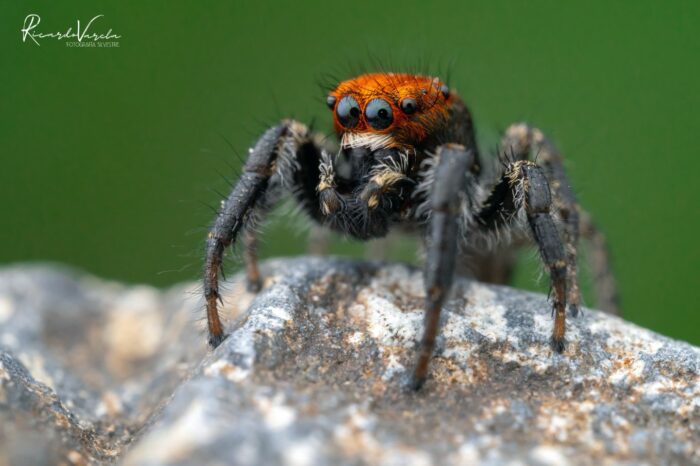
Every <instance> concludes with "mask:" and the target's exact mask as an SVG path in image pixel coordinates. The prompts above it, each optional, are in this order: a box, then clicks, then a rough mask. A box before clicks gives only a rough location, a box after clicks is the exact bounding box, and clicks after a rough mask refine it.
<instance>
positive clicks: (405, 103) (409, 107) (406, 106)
mask: <svg viewBox="0 0 700 466" xmlns="http://www.w3.org/2000/svg"><path fill="white" fill-rule="evenodd" d="M417 109H418V103H417V102H416V99H411V98H408V99H403V100H402V101H401V110H402V111H403V112H404V113H405V114H407V115H410V114H412V113H415V112H416V110H417Z"/></svg>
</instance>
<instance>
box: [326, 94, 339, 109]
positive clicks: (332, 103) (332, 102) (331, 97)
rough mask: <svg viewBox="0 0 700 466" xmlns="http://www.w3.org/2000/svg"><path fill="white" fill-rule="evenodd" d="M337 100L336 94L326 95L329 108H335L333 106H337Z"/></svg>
mask: <svg viewBox="0 0 700 466" xmlns="http://www.w3.org/2000/svg"><path fill="white" fill-rule="evenodd" d="M336 100H337V99H336V98H335V96H334V95H329V96H328V97H326V105H328V108H330V109H331V110H333V107H335V101H336Z"/></svg>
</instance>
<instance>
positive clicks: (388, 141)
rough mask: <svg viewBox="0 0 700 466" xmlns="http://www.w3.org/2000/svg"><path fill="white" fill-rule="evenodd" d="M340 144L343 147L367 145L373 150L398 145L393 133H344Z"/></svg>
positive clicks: (352, 147)
mask: <svg viewBox="0 0 700 466" xmlns="http://www.w3.org/2000/svg"><path fill="white" fill-rule="evenodd" d="M340 144H341V146H342V148H343V149H354V148H357V147H367V148H369V150H373V151H374V150H379V149H389V148H391V147H395V146H396V142H395V141H394V138H393V137H391V135H389V134H375V133H344V134H343V137H342V140H341V143H340Z"/></svg>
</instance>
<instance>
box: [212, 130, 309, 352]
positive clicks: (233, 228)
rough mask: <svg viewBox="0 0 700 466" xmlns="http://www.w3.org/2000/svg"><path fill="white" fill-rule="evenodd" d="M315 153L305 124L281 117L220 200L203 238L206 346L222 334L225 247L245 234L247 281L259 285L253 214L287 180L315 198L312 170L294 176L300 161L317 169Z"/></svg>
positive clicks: (261, 209) (269, 201) (258, 212)
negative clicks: (220, 305) (221, 278)
mask: <svg viewBox="0 0 700 466" xmlns="http://www.w3.org/2000/svg"><path fill="white" fill-rule="evenodd" d="M319 152H320V149H318V148H317V147H316V145H315V143H314V141H312V140H311V137H310V136H309V135H308V130H307V128H306V126H304V125H302V124H301V123H298V122H295V121H284V122H282V123H281V124H279V125H276V126H274V127H272V128H270V129H268V130H267V131H265V133H264V134H263V135H262V136H261V137H260V139H259V140H258V142H257V143H256V144H255V146H254V147H253V148H252V149H251V150H250V154H249V155H248V160H247V161H246V163H245V165H244V166H243V171H242V174H241V176H240V178H239V180H238V182H237V183H236V185H235V186H234V188H233V190H232V191H231V194H230V195H229V197H228V198H227V199H226V201H225V202H224V203H223V206H222V208H221V210H220V211H219V213H218V215H217V217H216V220H215V222H214V226H213V227H212V229H211V231H210V232H209V235H208V237H207V242H206V259H205V265H204V297H205V299H206V308H207V325H208V330H209V345H210V346H212V347H214V348H216V347H217V346H218V345H220V344H221V342H222V341H223V340H224V339H225V338H226V334H225V332H224V327H223V324H222V323H221V319H220V317H219V312H218V309H217V303H218V301H220V300H221V294H220V293H219V274H220V272H221V267H222V261H223V256H224V251H225V249H226V248H227V247H228V246H230V245H232V244H234V243H235V241H236V239H237V238H238V235H239V234H240V233H241V232H243V233H244V239H245V241H244V242H245V243H246V244H245V251H244V257H245V259H246V269H247V278H248V280H249V285H253V286H255V284H256V282H257V283H260V275H259V273H258V268H257V259H256V257H255V237H254V235H253V232H252V231H250V227H251V226H252V225H251V224H252V223H254V221H255V220H256V217H259V216H262V215H263V214H264V213H265V211H266V210H267V209H268V208H269V206H270V205H271V204H272V202H273V201H274V199H273V197H274V196H273V195H274V194H276V193H275V191H277V190H278V188H281V186H282V185H283V184H285V183H286V182H289V183H290V184H293V185H294V187H295V188H297V189H296V191H297V192H298V193H300V195H302V196H303V195H306V193H309V192H310V193H311V194H310V195H311V196H312V197H313V196H314V194H315V181H313V173H311V175H312V176H311V178H308V177H307V178H308V179H306V178H304V177H299V176H298V175H299V172H300V170H299V167H302V166H303V165H308V166H310V167H311V168H312V169H314V167H315V169H316V170H318V168H317V166H318V160H319ZM307 175H308V173H307ZM316 199H317V198H316ZM316 199H312V201H311V202H307V203H306V205H305V206H306V207H308V210H309V211H310V213H311V215H312V216H313V215H316V214H317V211H316V210H314V209H317V207H316V206H317V204H318V203H317V202H316Z"/></svg>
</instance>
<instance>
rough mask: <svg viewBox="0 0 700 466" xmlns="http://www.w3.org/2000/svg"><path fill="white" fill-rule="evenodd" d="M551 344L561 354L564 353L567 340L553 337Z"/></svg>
mask: <svg viewBox="0 0 700 466" xmlns="http://www.w3.org/2000/svg"><path fill="white" fill-rule="evenodd" d="M551 345H552V349H553V350H554V351H556V352H557V353H559V354H562V353H563V352H564V349H565V348H566V342H565V341H564V339H563V338H556V337H552V340H551Z"/></svg>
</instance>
